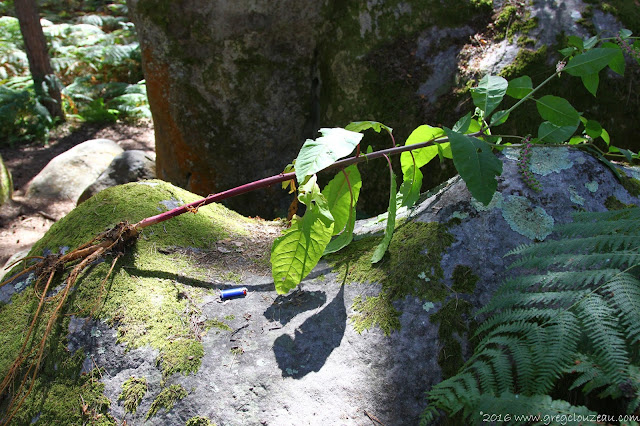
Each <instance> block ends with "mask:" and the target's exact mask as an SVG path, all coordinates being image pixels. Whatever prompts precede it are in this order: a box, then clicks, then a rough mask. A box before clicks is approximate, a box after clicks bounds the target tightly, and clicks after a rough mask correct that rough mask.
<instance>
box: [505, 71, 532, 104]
mask: <svg viewBox="0 0 640 426" xmlns="http://www.w3.org/2000/svg"><path fill="white" fill-rule="evenodd" d="M532 91H533V82H532V81H531V77H529V76H528V75H523V76H522V77H518V78H514V79H513V80H511V81H510V82H509V86H508V88H507V95H509V96H511V97H512V98H515V99H522V98H524V97H525V96H527V95H528V94H529V93H531V92H532Z"/></svg>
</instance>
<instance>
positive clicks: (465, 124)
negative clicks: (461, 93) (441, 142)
mask: <svg viewBox="0 0 640 426" xmlns="http://www.w3.org/2000/svg"><path fill="white" fill-rule="evenodd" d="M470 124H471V111H469V112H468V113H467V114H466V115H465V116H464V117H462V118H460V119H459V120H458V121H457V122H456V124H454V125H453V131H454V132H458V133H465V132H466V131H467V130H468V129H469V125H470Z"/></svg>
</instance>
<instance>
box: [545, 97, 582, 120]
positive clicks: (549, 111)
mask: <svg viewBox="0 0 640 426" xmlns="http://www.w3.org/2000/svg"><path fill="white" fill-rule="evenodd" d="M536 106H537V107H538V112H539V113H540V116H541V117H542V118H543V119H545V120H547V121H550V122H551V123H553V124H555V125H556V126H575V125H577V124H578V122H579V121H580V114H579V113H578V111H576V109H575V108H574V107H573V106H571V104H570V103H569V101H567V100H566V99H564V98H560V97H558V96H552V95H547V96H543V97H542V98H540V99H537V100H536Z"/></svg>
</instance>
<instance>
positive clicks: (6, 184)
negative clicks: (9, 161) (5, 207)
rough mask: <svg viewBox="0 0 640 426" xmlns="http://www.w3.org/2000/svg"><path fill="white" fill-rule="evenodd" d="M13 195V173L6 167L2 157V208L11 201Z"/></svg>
mask: <svg viewBox="0 0 640 426" xmlns="http://www.w3.org/2000/svg"><path fill="white" fill-rule="evenodd" d="M12 195H13V180H12V179H11V172H10V171H9V169H7V167H6V166H5V165H4V161H2V157H0V206H1V205H2V204H4V203H6V202H7V201H9V200H10V199H11V196H12Z"/></svg>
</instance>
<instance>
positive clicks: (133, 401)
mask: <svg viewBox="0 0 640 426" xmlns="http://www.w3.org/2000/svg"><path fill="white" fill-rule="evenodd" d="M147 388H148V387H147V379H145V378H144V377H130V378H128V379H127V380H125V382H124V383H123V384H122V392H121V393H120V396H119V397H118V399H122V400H123V401H124V410H125V412H127V413H135V412H136V411H137V410H138V406H139V405H140V402H142V398H144V395H145V394H146V393H147Z"/></svg>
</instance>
